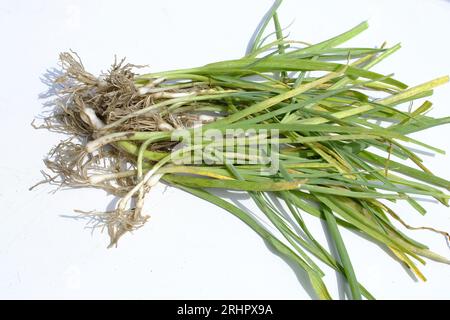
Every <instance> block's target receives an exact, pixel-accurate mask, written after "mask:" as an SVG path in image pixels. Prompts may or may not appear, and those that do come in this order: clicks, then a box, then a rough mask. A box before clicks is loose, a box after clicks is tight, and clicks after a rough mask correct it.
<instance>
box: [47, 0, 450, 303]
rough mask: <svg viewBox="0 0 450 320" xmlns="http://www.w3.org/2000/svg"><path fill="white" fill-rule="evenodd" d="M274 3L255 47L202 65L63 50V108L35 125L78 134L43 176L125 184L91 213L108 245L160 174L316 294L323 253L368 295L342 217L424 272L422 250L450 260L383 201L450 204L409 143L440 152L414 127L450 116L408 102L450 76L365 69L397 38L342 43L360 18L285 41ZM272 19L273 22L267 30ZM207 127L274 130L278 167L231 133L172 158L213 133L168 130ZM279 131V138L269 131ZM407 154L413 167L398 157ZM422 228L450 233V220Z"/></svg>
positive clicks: (130, 221) (320, 292)
mask: <svg viewBox="0 0 450 320" xmlns="http://www.w3.org/2000/svg"><path fill="white" fill-rule="evenodd" d="M275 9H276V6H275V7H274V8H273V10H272V11H271V12H269V14H268V15H267V17H266V19H265V20H264V21H263V22H264V23H263V24H262V28H261V29H260V31H259V33H258V34H257V35H256V37H255V41H254V45H253V46H252V48H251V50H250V51H249V53H248V54H247V55H245V56H244V57H242V58H240V59H236V60H229V61H222V62H216V63H211V64H207V65H205V66H202V67H198V68H191V69H182V70H171V71H164V72H157V73H149V74H142V75H137V74H135V73H134V72H133V70H135V68H136V66H134V65H130V64H125V62H124V61H120V62H116V63H114V64H113V66H112V67H111V69H110V70H109V71H108V72H107V73H105V74H103V75H102V76H100V77H96V76H94V75H92V74H90V73H89V72H87V71H86V70H85V69H84V67H83V65H82V63H81V61H80V60H79V58H78V56H76V54H74V53H63V54H61V56H60V58H61V63H62V67H63V69H64V74H63V75H62V76H60V77H58V79H57V80H56V85H57V86H58V87H59V94H58V99H57V100H56V107H55V109H54V112H53V114H52V115H51V116H50V117H47V118H45V122H44V124H43V125H42V126H41V127H44V128H48V129H50V130H52V131H57V132H64V133H66V134H69V135H70V138H69V139H67V140H64V141H62V142H61V143H60V144H59V145H57V146H56V147H54V148H53V149H52V150H51V152H50V154H49V156H48V158H47V159H46V160H45V164H46V166H47V167H48V169H50V171H51V172H52V174H51V175H50V174H48V173H45V175H46V181H48V182H52V183H58V184H61V185H63V186H71V187H80V186H82V187H95V188H101V189H104V190H107V191H108V192H111V193H113V194H115V195H118V196H119V197H120V198H121V199H120V201H119V202H118V205H117V208H116V209H115V210H113V211H110V212H84V214H86V215H90V216H93V217H96V218H97V221H99V222H100V223H101V224H102V225H103V226H105V227H106V228H107V230H108V232H109V236H110V238H111V246H113V245H116V244H117V241H118V239H119V238H120V237H121V236H122V235H123V234H125V233H127V232H129V231H132V230H135V229H136V228H139V227H141V226H142V225H143V224H144V223H145V222H146V221H147V219H148V216H147V215H146V213H145V212H143V203H144V199H145V194H146V193H147V192H148V191H149V190H150V188H151V187H152V186H154V185H155V184H156V183H158V182H159V181H163V182H165V183H167V184H168V185H171V186H174V187H178V188H180V189H182V190H184V191H186V192H189V193H191V194H193V195H195V196H197V197H199V198H202V199H205V200H207V201H209V202H211V203H213V204H215V205H217V206H219V207H221V208H223V209H225V210H226V211H228V212H230V213H231V214H233V215H235V216H236V217H237V218H239V219H240V220H242V221H243V222H244V223H246V224H247V225H248V226H249V227H250V228H252V229H253V230H254V231H255V232H257V233H258V234H259V235H260V236H261V237H262V238H264V239H265V240H266V241H267V242H268V243H269V244H270V245H271V246H272V247H273V248H274V249H275V250H276V251H277V252H279V253H280V254H281V255H284V256H285V257H286V258H287V259H290V260H292V261H293V262H294V263H295V264H296V265H298V267H299V268H301V269H302V270H304V272H305V273H306V274H307V275H308V277H309V280H310V282H311V285H312V287H313V288H314V291H315V293H316V294H317V296H318V297H319V298H322V299H330V298H331V297H330V294H329V292H328V290H327V287H326V285H325V283H324V282H323V280H322V278H323V275H324V271H322V270H321V268H319V267H318V266H317V264H316V263H315V262H314V260H315V259H317V260H320V261H322V262H323V263H324V264H326V265H328V266H329V267H331V268H333V269H335V270H336V271H338V272H340V273H342V274H343V275H344V277H345V278H346V279H347V281H348V284H349V288H350V289H351V298H353V299H361V298H362V297H365V298H368V299H372V298H373V297H372V295H371V294H370V293H369V292H368V291H367V290H366V288H364V287H363V286H362V285H361V284H360V282H359V281H358V280H357V278H356V275H355V272H354V270H353V268H352V264H351V262H350V258H349V256H348V253H347V250H346V248H345V244H344V242H343V240H342V237H341V235H340V229H342V228H347V229H350V230H352V231H354V232H357V233H359V234H361V235H364V237H366V238H369V239H371V240H373V241H374V242H376V243H379V244H380V245H382V246H384V247H385V248H386V249H387V250H388V251H390V252H391V253H392V254H393V256H395V257H396V258H397V259H398V260H399V261H400V262H401V263H404V264H405V265H406V266H407V267H408V268H409V269H410V270H412V271H413V272H414V273H415V274H416V275H417V276H418V277H419V278H420V279H425V278H424V276H423V275H422V273H421V271H420V270H419V269H418V267H417V266H416V263H417V262H418V263H422V264H423V263H424V258H428V259H432V260H435V261H439V262H443V263H449V260H447V259H446V258H444V257H442V256H440V255H438V254H436V253H433V252H431V251H430V250H429V249H428V248H427V247H426V246H425V245H424V244H421V243H418V242H416V241H414V240H413V239H411V238H409V237H408V236H406V235H405V234H404V233H402V232H401V231H400V230H398V229H397V228H396V227H395V226H394V225H393V224H392V222H391V221H392V220H396V221H398V222H400V223H402V224H403V225H404V226H405V227H406V228H409V229H415V228H414V227H411V226H409V225H408V224H406V223H405V222H404V221H403V220H402V219H401V217H400V216H399V215H398V214H396V213H395V212H394V211H393V210H392V209H390V207H389V205H388V203H389V202H395V201H406V202H408V203H409V204H410V205H411V208H412V209H414V210H416V211H418V213H419V214H425V209H424V208H423V207H422V206H421V205H420V204H419V203H418V202H417V201H416V200H415V199H414V197H415V196H416V195H418V196H428V197H432V198H434V199H436V200H437V201H439V202H441V203H442V204H444V205H446V206H448V199H449V195H448V194H447V193H445V192H444V191H442V190H443V189H447V190H448V189H449V187H450V182H449V181H447V180H445V179H443V178H440V177H438V176H436V175H434V174H433V173H432V172H431V171H430V170H429V169H428V168H427V167H426V166H425V164H424V162H423V161H422V159H421V158H420V157H419V156H418V155H417V154H416V153H415V152H414V151H412V149H410V148H408V147H407V146H406V145H405V143H407V144H416V145H418V146H420V147H423V148H428V149H430V150H432V151H433V152H437V153H444V152H443V151H442V150H439V149H437V148H436V147H433V146H430V145H428V144H426V143H424V142H421V141H418V140H415V139H413V138H410V137H408V136H407V135H408V134H410V133H413V132H418V131H421V130H424V129H427V128H430V127H433V126H437V125H442V124H446V123H448V122H449V121H450V117H446V118H440V119H435V118H433V117H431V116H429V115H426V113H427V111H429V109H430V108H431V105H432V104H431V102H429V101H428V100H425V99H422V101H423V100H425V101H424V102H423V103H422V104H420V105H418V106H412V102H413V101H414V100H416V99H419V98H425V97H428V96H430V95H431V94H432V90H433V88H434V87H436V86H439V85H441V84H443V83H445V82H447V81H448V77H441V78H437V79H434V80H432V81H429V82H426V83H423V84H421V85H417V86H413V87H408V86H407V85H406V84H404V83H403V82H400V81H399V80H396V79H394V78H393V77H392V75H383V74H379V73H376V72H373V71H370V69H371V68H372V67H373V66H375V65H376V64H378V63H379V62H381V61H382V60H383V59H385V58H387V57H388V56H389V55H391V54H392V53H394V52H395V51H396V50H398V49H399V48H400V46H399V45H395V46H393V47H390V48H387V47H385V46H384V45H383V46H381V47H380V48H360V47H350V48H344V47H338V46H340V45H341V44H342V43H344V42H345V41H347V40H349V39H351V38H353V37H354V36H356V35H358V34H359V33H361V32H362V31H363V30H365V29H366V28H367V24H366V23H365V22H364V23H361V24H360V25H358V26H356V27H354V28H353V29H351V30H349V31H347V32H345V33H342V34H340V35H338V36H336V37H334V38H331V39H329V40H326V41H323V42H320V43H317V44H314V45H310V44H306V43H304V42H301V41H291V40H288V39H286V38H285V37H284V35H283V32H282V29H281V28H280V24H279V22H278V17H277V14H276V11H275ZM270 21H273V22H274V26H275V32H274V33H273V34H271V35H269V36H266V37H263V33H264V29H265V27H266V26H267V25H268V23H269V22H270ZM404 103H411V106H410V108H409V110H407V111H401V108H400V107H398V106H399V105H400V104H404ZM211 129H215V132H219V133H220V134H222V135H223V137H224V139H225V140H227V139H228V140H230V139H229V137H227V136H226V130H227V129H236V130H238V129H239V130H244V131H245V130H254V131H255V132H257V135H256V136H258V132H262V130H265V132H266V133H267V132H269V134H268V136H266V137H265V138H267V139H268V141H270V142H271V143H276V144H277V145H278V146H279V148H278V149H277V150H276V151H274V150H272V152H276V155H277V158H278V167H277V170H275V171H274V172H271V171H270V170H265V169H267V166H268V164H267V163H263V162H261V161H256V163H250V164H249V163H242V161H238V160H242V159H248V158H249V157H250V154H249V152H248V151H245V152H240V151H239V150H240V149H239V146H240V145H248V144H250V143H251V141H250V140H251V138H249V137H244V138H242V139H237V140H233V142H232V146H233V148H232V150H231V152H230V150H224V149H223V148H221V147H220V146H219V145H218V144H217V145H214V144H213V145H212V148H213V149H214V150H213V151H214V152H212V153H210V154H212V155H213V157H215V159H216V160H217V159H220V160H223V161H222V162H214V161H213V162H207V161H203V162H201V163H180V162H179V161H175V160H180V159H181V158H182V157H183V156H182V155H183V154H184V155H186V154H189V155H190V154H192V153H194V152H196V151H199V150H200V151H204V150H203V149H205V148H207V147H208V148H211V144H208V143H205V141H211V140H208V138H207V137H206V136H203V138H205V139H204V140H202V142H200V143H198V142H196V141H195V139H193V140H190V142H189V143H184V144H183V146H182V147H181V148H180V147H177V146H179V144H178V141H174V139H173V136H174V132H176V131H177V130H184V131H185V132H187V133H188V134H189V135H193V134H194V131H196V132H197V133H198V132H200V135H204V134H205V132H207V130H211ZM271 130H277V132H278V133H279V136H277V137H274V136H271V135H270V132H273V131H271ZM269 151H270V150H269ZM236 159H237V160H236ZM407 159H408V160H411V163H412V165H411V166H409V165H406V164H403V163H402V162H401V160H407ZM257 160H258V159H257ZM262 172H264V174H262ZM215 188H220V189H226V190H239V191H242V192H246V193H248V195H249V197H250V198H251V199H252V200H253V201H254V202H255V203H256V205H257V206H258V207H259V209H260V210H261V211H262V213H264V215H265V216H266V217H267V219H268V221H270V223H271V225H272V227H275V228H276V229H277V230H278V232H277V233H276V234H275V233H274V232H272V231H270V230H272V229H270V228H268V227H266V226H265V225H262V224H261V223H260V222H259V220H258V219H256V218H255V217H254V216H253V215H251V214H249V213H248V212H246V211H243V210H242V209H240V208H239V207H237V206H236V205H234V204H232V203H231V202H229V201H227V200H225V199H223V198H221V197H219V196H217V195H216V194H215V193H214V189H215ZM384 200H386V201H384ZM277 203H282V204H283V206H284V207H285V208H286V210H288V215H289V217H287V216H286V212H283V209H282V208H280V206H279V205H277ZM303 214H310V215H313V216H315V217H317V218H319V219H323V220H324V221H325V222H326V225H327V228H328V231H329V234H330V235H331V238H332V240H333V241H334V245H335V247H336V249H337V250H336V252H337V254H336V256H333V255H332V254H330V252H329V251H328V250H327V249H326V248H325V247H324V246H322V245H321V244H320V243H319V242H318V241H317V240H316V239H315V238H314V235H313V234H312V233H311V232H310V230H309V229H308V227H307V225H306V224H305V222H304V220H303V218H302V215H303ZM421 228H425V227H421ZM425 229H429V230H431V231H434V232H439V233H442V234H443V235H444V236H447V237H448V234H447V233H445V232H443V231H438V230H435V229H432V228H425ZM298 230H301V231H298Z"/></svg>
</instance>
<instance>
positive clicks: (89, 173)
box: [32, 52, 210, 246]
mask: <svg viewBox="0 0 450 320" xmlns="http://www.w3.org/2000/svg"><path fill="white" fill-rule="evenodd" d="M60 63H61V67H62V73H55V74H57V76H56V77H55V78H54V79H53V83H52V86H53V87H52V90H51V91H52V93H53V98H54V99H53V100H52V106H53V110H52V111H51V113H50V115H47V116H46V117H43V119H42V120H43V121H42V124H41V125H35V124H34V121H33V123H32V125H33V126H34V127H35V128H38V129H47V130H50V131H54V132H58V133H64V134H67V135H68V136H69V138H68V139H66V140H63V141H61V142H60V143H59V144H58V145H57V146H56V147H54V148H53V149H52V150H51V151H50V152H49V154H48V156H47V158H46V159H45V160H44V163H45V165H46V167H47V169H48V172H43V175H44V180H43V181H41V182H40V183H43V182H47V183H50V184H53V185H57V186H58V188H62V187H94V188H99V189H103V190H105V191H106V192H108V193H112V194H114V195H116V196H120V197H124V198H123V199H127V200H126V201H120V205H119V206H118V208H117V209H116V210H114V211H108V212H88V213H83V214H84V215H86V216H89V217H97V220H98V221H99V222H100V224H102V225H104V226H105V227H107V229H108V233H109V236H110V238H111V246H112V245H116V244H117V241H118V239H119V238H120V237H121V236H122V235H123V234H124V233H126V232H129V231H132V230H135V229H137V228H140V227H141V226H142V225H143V224H144V223H145V222H146V221H147V220H148V216H145V215H142V207H143V197H144V194H145V193H146V192H148V190H149V189H150V188H151V185H149V184H147V183H143V181H142V177H138V176H137V174H136V169H137V166H136V158H135V157H134V156H131V155H129V154H128V153H126V152H124V151H121V150H120V149H118V148H116V147H114V146H112V145H105V146H102V147H101V148H99V149H98V150H96V151H95V152H94V153H88V152H87V150H86V143H87V142H89V141H90V140H93V139H96V138H99V137H100V136H102V135H105V134H108V133H113V132H124V131H140V132H142V131H164V130H174V129H180V128H186V127H190V126H191V125H192V124H193V123H196V122H198V120H199V117H198V116H197V115H196V114H195V113H191V112H190V110H193V109H195V106H189V105H186V106H183V108H180V110H181V111H180V110H174V111H173V112H172V111H169V109H165V110H158V112H156V111H155V112H146V113H142V112H141V113H137V114H136V116H134V113H135V112H137V111H140V110H142V109H144V108H147V107H149V106H152V105H154V104H156V103H158V102H160V101H163V100H165V99H169V98H170V97H173V96H177V95H181V96H186V95H191V94H197V93H199V92H208V90H209V89H210V87H209V85H206V84H204V83H201V84H198V83H193V84H192V85H191V84H188V85H183V86H178V87H173V88H172V87H167V86H166V87H161V86H159V84H160V82H163V81H164V80H160V82H158V81H153V83H152V84H151V85H147V86H146V87H144V89H145V90H140V89H142V88H138V86H137V85H136V84H135V76H136V75H135V73H133V71H132V70H133V69H134V68H137V67H141V66H137V65H132V64H129V63H125V60H124V59H122V60H120V61H117V60H116V61H115V62H114V63H113V64H112V66H111V68H110V69H109V70H108V71H107V72H106V73H103V74H102V75H101V76H100V77H96V76H94V75H93V74H91V73H89V72H87V71H86V70H85V68H84V66H83V64H82V62H81V60H80V58H79V57H78V55H77V54H75V53H73V52H72V53H68V52H66V53H61V55H60ZM47 98H48V95H47ZM197 105H198V104H197ZM130 114H133V116H130ZM124 117H126V118H125V119H123V118H124ZM121 119H122V121H120V120H121ZM111 124H114V126H113V127H112V128H111V126H110V125H111ZM116 124H117V125H116ZM106 128H109V129H106ZM175 144H176V142H155V143H153V144H151V145H150V146H149V149H150V150H152V151H164V152H170V151H171V150H172V148H173V147H174V145H175ZM40 183H39V184H40ZM137 186H139V188H137ZM123 199H122V200H123ZM130 199H131V200H134V203H133V201H131V200H130Z"/></svg>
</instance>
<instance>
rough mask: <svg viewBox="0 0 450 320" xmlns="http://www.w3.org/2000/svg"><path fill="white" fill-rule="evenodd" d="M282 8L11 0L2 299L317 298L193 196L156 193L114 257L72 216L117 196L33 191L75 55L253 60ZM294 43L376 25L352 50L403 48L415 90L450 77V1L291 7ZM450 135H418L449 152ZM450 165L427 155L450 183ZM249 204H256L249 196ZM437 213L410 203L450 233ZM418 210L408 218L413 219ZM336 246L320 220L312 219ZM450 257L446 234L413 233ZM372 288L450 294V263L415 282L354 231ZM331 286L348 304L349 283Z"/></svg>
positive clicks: (7, 7)
mask: <svg viewBox="0 0 450 320" xmlns="http://www.w3.org/2000/svg"><path fill="white" fill-rule="evenodd" d="M271 3H272V1H268V0H267V1H260V0H258V1H257V0H255V1H242V0H238V1H236V0H233V1H230V0H228V1H174V0H172V1H130V0H129V1H126V2H123V1H121V2H119V1H106V0H105V1H68V0H66V1H56V0H55V1H24V0H21V1H17V0H14V1H5V0H4V1H2V2H1V3H0V39H1V41H2V49H1V50H0V61H1V63H2V73H1V80H0V81H1V84H0V88H1V90H0V108H1V115H2V123H1V126H0V132H1V134H2V139H1V142H0V144H1V150H2V154H1V157H0V180H1V184H0V215H1V224H0V225H1V227H0V298H255V299H259V298H274V299H282V298H283V299H284V298H286V299H302V298H309V295H308V293H307V292H306V291H305V290H304V289H303V287H302V286H301V285H300V283H299V281H298V279H297V277H296V274H295V272H294V271H293V270H292V269H291V268H290V267H289V265H287V264H286V263H285V261H284V260H283V259H281V258H280V257H278V256H276V255H274V254H273V253H272V252H271V251H269V250H268V249H267V247H266V246H265V245H264V242H263V241H262V240H261V239H260V238H259V237H258V236H257V235H255V234H254V233H253V231H251V230H250V229H249V228H247V227H246V226H245V225H244V224H243V223H241V222H240V221H238V220H237V219H236V218H234V217H233V216H231V215H230V214H229V213H227V212H225V211H223V210H221V209H218V208H217V207H215V206H213V205H210V204H208V203H206V202H204V201H202V200H200V199H197V198H195V197H193V196H191V195H188V194H185V193H183V192H182V191H179V190H176V189H173V188H168V189H167V190H166V191H165V192H164V187H163V186H159V187H158V188H156V189H155V190H153V191H152V192H151V194H150V196H149V201H148V210H149V211H150V213H151V215H152V218H151V220H150V222H149V223H148V224H147V225H146V226H145V227H144V228H143V229H141V230H139V231H138V232H136V233H135V234H134V235H127V236H125V237H124V238H123V239H122V241H121V242H120V245H119V248H118V249H110V250H107V249H106V245H107V235H106V234H101V233H99V232H94V233H93V234H91V232H90V231H89V230H87V229H83V227H84V226H85V222H84V221H75V220H72V219H67V218H63V217H61V216H60V215H70V214H73V211H72V210H73V209H74V208H78V209H84V210H91V209H98V210H104V209H105V208H106V206H107V205H108V203H109V201H111V200H112V198H111V197H105V194H104V192H101V191H93V190H69V191H61V192H57V193H56V194H50V193H49V191H50V190H52V188H51V187H49V186H43V187H40V188H38V189H37V190H35V191H32V192H29V191H28V187H29V186H30V185H32V184H34V183H35V182H36V181H38V180H39V179H40V174H39V170H40V169H42V168H43V164H42V161H41V160H42V158H43V156H44V155H45V153H46V152H47V151H48V150H49V148H50V147H51V146H52V145H54V144H55V143H56V142H57V141H58V140H59V137H58V136H57V135H55V134H50V133H48V132H46V131H35V130H33V129H32V128H31V127H30V125H29V123H30V122H31V120H32V119H33V117H34V116H35V115H37V114H39V113H40V112H41V108H42V107H41V103H42V101H40V100H39V99H38V95H39V93H41V92H43V91H45V89H46V87H45V85H44V84H42V83H41V81H40V79H39V78H40V77H41V76H42V75H43V74H44V73H45V71H46V69H47V68H51V67H55V66H56V61H57V56H58V53H59V52H60V51H64V50H68V49H69V48H72V49H74V50H76V51H77V52H78V53H79V54H80V56H81V57H82V58H83V62H84V63H85V66H86V67H87V68H88V69H89V70H92V71H93V72H99V71H100V70H105V69H107V68H108V67H109V64H110V62H112V59H113V54H117V55H118V56H119V57H121V56H127V57H128V58H129V61H131V62H134V63H137V64H150V66H151V68H152V70H164V69H172V68H179V67H189V66H195V65H201V64H204V63H207V62H212V61H215V60H221V59H230V58H235V57H239V56H241V55H242V54H243V53H244V51H245V48H246V46H247V42H248V40H249V38H250V36H251V35H252V33H253V31H254V28H255V27H256V26H257V24H258V22H259V21H260V19H261V17H262V16H263V15H264V14H265V12H266V10H267V9H268V8H269V7H270V5H271ZM279 12H280V18H281V21H282V23H283V25H284V26H286V25H288V24H289V23H290V22H291V21H293V20H294V19H295V23H294V24H293V25H292V26H291V27H290V32H291V35H292V38H295V39H302V40H305V41H309V42H317V41H319V40H323V39H326V38H328V37H330V36H334V35H336V34H338V33H340V32H342V31H345V30H347V29H349V28H350V27H352V26H354V25H356V24H357V23H359V22H361V21H363V20H366V19H368V20H369V23H370V29H369V30H368V31H366V32H365V33H363V34H362V35H360V36H358V37H357V38H356V39H354V40H352V41H351V44H359V45H369V46H373V45H376V44H381V43H382V42H383V41H384V40H387V41H388V42H389V43H390V44H394V43H396V42H399V41H401V42H402V44H403V48H402V50H400V51H399V52H398V53H396V54H395V55H394V56H392V57H390V58H389V59H388V60H386V61H385V62H383V63H382V64H381V65H379V66H377V67H376V70H378V71H380V72H386V73H390V72H392V71H395V72H396V76H397V77H398V78H399V79H401V80H405V81H407V83H410V84H418V83H421V82H424V81H427V80H430V79H432V78H433V77H436V76H439V75H443V74H449V73H450V59H448V52H449V51H450V45H449V41H448V32H449V30H450V3H449V2H448V1H443V0H405V1H375V0H373V1H361V0H359V1H343V0H341V1H333V0H330V1H294V0H291V1H289V0H288V1H285V3H284V4H283V5H282V7H281V9H280V11H279ZM432 101H433V102H434V103H435V104H434V110H433V115H436V116H443V115H449V114H450V112H449V101H450V86H448V85H447V86H446V87H443V88H439V89H438V90H436V93H435V96H434V97H433V99H432ZM449 130H450V127H449V126H447V127H440V128H434V129H432V130H429V131H428V132H426V133H425V134H421V135H416V136H417V137H420V138H423V139H424V140H425V141H427V142H432V143H433V145H435V146H438V147H441V148H444V149H445V150H447V152H450V147H449V143H448V139H449V133H450V131H449ZM448 159H449V158H448V156H447V157H444V156H436V157H431V158H430V157H429V158H427V159H426V160H427V162H428V163H429V167H430V168H432V169H433V170H434V171H435V172H437V173H439V174H440V175H442V176H444V177H445V178H447V179H448V178H450V175H449V170H448V163H449V162H448ZM239 201H241V202H242V203H243V204H245V205H249V206H250V207H252V206H251V204H250V202H249V201H248V200H239ZM423 204H424V206H425V207H426V208H427V209H428V210H429V213H428V214H427V216H426V217H421V216H419V215H418V214H417V213H414V212H412V211H411V210H409V209H407V210H406V208H407V207H406V206H402V205H399V206H398V208H399V210H400V211H401V214H402V216H403V217H405V219H406V220H408V221H409V222H410V223H411V224H413V225H424V224H426V225H430V226H434V227H436V228H441V229H447V230H448V229H450V228H449V226H450V223H449V222H450V218H449V213H450V210H449V209H448V208H445V207H442V206H440V205H437V204H434V203H428V202H424V203H423ZM402 208H403V209H405V210H402ZM305 218H306V219H307V222H308V223H310V224H311V225H313V228H312V229H313V231H314V233H315V234H316V235H317V236H318V238H319V239H321V240H323V241H324V242H325V243H326V240H325V238H324V236H323V231H322V226H321V224H320V223H319V222H318V221H317V219H314V218H310V217H309V216H307V215H305ZM408 234H412V235H413V236H414V237H415V238H416V239H418V240H421V241H423V242H426V243H427V244H429V245H430V247H431V249H433V250H435V251H437V252H439V253H441V254H443V255H445V256H447V257H449V256H450V251H449V248H448V247H447V246H446V244H445V241H444V239H443V237H441V236H438V235H435V234H432V233H429V232H426V231H423V232H422V231H416V232H412V233H411V232H408ZM344 237H345V240H346V242H347V244H348V247H349V251H350V254H351V256H352V259H353V263H354V265H355V268H356V271H357V275H358V277H359V279H360V280H361V281H362V282H363V283H364V284H365V285H366V286H367V288H368V289H369V290H370V291H371V292H372V293H373V294H374V295H375V296H376V297H377V298H381V299H390V298H413V299H429V298H438V299H441V298H450V296H449V293H448V287H449V285H450V267H449V266H447V265H442V264H438V263H435V262H431V261H430V262H429V263H428V264H427V266H426V267H423V268H422V270H423V271H424V272H425V274H426V275H427V276H428V279H429V280H428V282H427V283H419V282H415V281H413V280H412V279H411V277H410V276H409V275H408V274H407V273H406V272H405V270H404V269H403V268H402V267H401V266H400V264H398V263H397V262H395V261H394V260H393V259H391V258H390V257H389V256H387V254H386V253H385V252H384V251H383V250H381V249H380V248H379V247H378V246H377V245H375V244H373V243H370V242H367V241H366V240H363V239H361V238H359V237H357V236H355V235H354V234H350V233H348V232H345V231H344ZM325 270H326V271H327V274H328V275H327V277H326V283H327V284H328V286H329V288H330V290H331V293H332V294H333V296H334V297H338V296H339V295H338V285H337V283H338V282H337V280H336V275H335V273H334V272H333V271H332V270H329V269H327V268H325Z"/></svg>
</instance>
